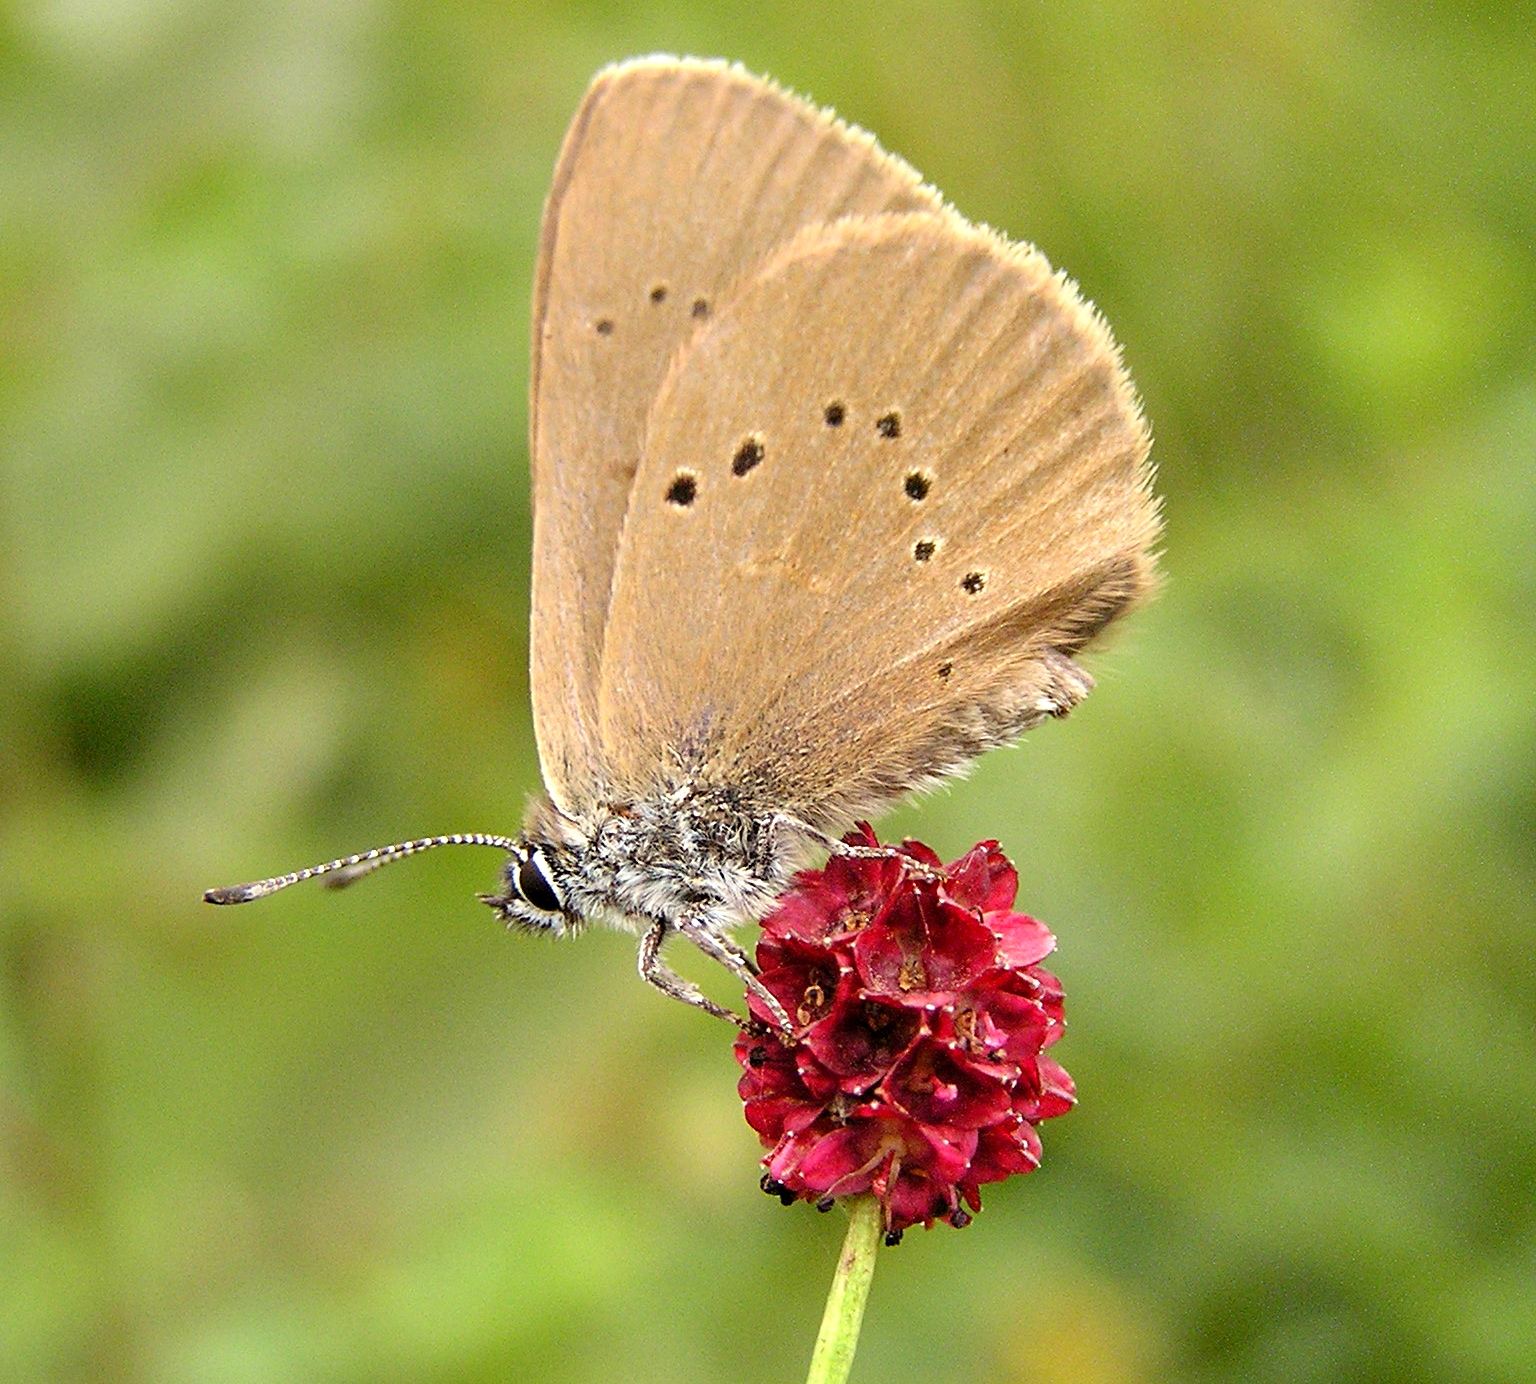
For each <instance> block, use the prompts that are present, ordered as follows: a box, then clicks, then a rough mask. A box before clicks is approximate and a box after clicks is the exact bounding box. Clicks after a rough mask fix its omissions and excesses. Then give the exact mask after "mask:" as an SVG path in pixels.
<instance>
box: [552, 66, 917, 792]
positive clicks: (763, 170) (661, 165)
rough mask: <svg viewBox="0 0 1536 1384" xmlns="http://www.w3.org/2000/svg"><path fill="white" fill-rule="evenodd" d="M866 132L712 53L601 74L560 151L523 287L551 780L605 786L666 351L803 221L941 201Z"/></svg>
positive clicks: (706, 318) (556, 785)
mask: <svg viewBox="0 0 1536 1384" xmlns="http://www.w3.org/2000/svg"><path fill="white" fill-rule="evenodd" d="M939 206H940V202H939V198H938V196H937V194H936V193H934V192H933V191H932V190H931V189H929V188H926V187H924V186H923V184H922V182H921V179H920V178H919V177H918V175H917V174H916V173H915V172H914V171H913V170H912V169H911V168H910V167H908V166H907V165H906V164H904V163H902V162H900V161H899V160H897V159H893V158H891V157H890V156H889V155H886V154H885V153H883V152H882V151H881V150H880V149H879V148H878V146H877V145H876V144H875V143H874V141H873V140H872V139H870V138H869V137H868V136H867V135H865V134H864V133H863V132H862V131H859V130H856V129H853V128H851V127H849V126H847V125H844V124H843V123H841V122H840V121H837V120H835V119H834V118H833V117H832V116H830V115H829V114H827V113H825V112H822V111H819V110H817V109H816V108H815V107H813V106H810V105H808V104H807V103H805V102H803V101H801V100H799V99H798V98H795V97H793V96H790V95H789V94H787V93H785V92H783V91H781V90H780V89H778V88H777V87H775V86H773V85H771V84H770V83H767V82H764V81H762V80H760V79H759V78H756V77H752V76H750V75H749V74H747V73H746V72H744V71H742V70H741V69H739V68H736V67H730V66H726V65H725V64H721V63H706V62H696V61H679V60H676V59H665V58H656V59H641V60H638V61H635V62H630V63H625V64H623V65H621V66H618V67H615V68H611V69H608V70H607V71H605V72H603V73H600V74H599V75H598V77H597V78H596V80H595V81H594V82H593V84H592V86H591V88H590V89H589V91H588V92H587V95H586V98H585V100H584V101H583V102H582V105H581V108H580V110H579V111H578V112H577V114H576V117H575V119H574V121H573V122H572V125H571V128H570V131H569V133H568V134H567V136H566V140H565V144H564V147H563V148H562V150H561V155H560V161H559V165H558V167H557V168H556V171H555V180H554V185H553V187H552V190H551V192H550V196H549V200H548V203H547V205H546V207H545V212H544V227H543V234H542V242H541V246H540V254H539V267H538V271H537V276H536V281H535V291H534V323H533V374H532V403H531V433H532V451H533V496H534V557H533V622H532V632H531V640H532V665H533V667H532V693H533V709H534V724H535V728H536V731H537V735H538V741H539V751H540V758H541V760H542V764H543V769H544V777H545V782H546V785H547V787H548V788H549V790H550V792H551V794H552V795H553V796H554V798H555V800H556V802H558V803H560V804H561V805H562V806H571V805H572V804H578V803H582V802H590V801H591V800H592V798H593V796H594V795H595V794H597V793H598V792H600V790H601V785H602V784H603V783H604V781H605V779H606V777H607V776H606V774H605V771H604V766H603V755H602V750H601V746H600V744H599V742H598V733H597V696H598V674H599V664H600V657H601V644H602V637H603V629H604V625H605V622H606V619H607V610H608V602H609V594H610V588H611V581H612V575H613V565H614V554H615V551H616V548H617V544H618V539H619V532H620V527H621V524H622V522H623V519H624V514H625V510H626V506H627V504H628V501H629V492H630V486H631V483H632V481H633V478H634V474H635V469H636V467H637V466H638V464H639V461H640V449H641V439H642V435H643V429H644V423H645V418H646V414H647V411H648V410H649V408H650V406H651V404H652V401H653V400H654V398H655V395H656V391H657V389H658V388H659V387H660V385H661V382H662V380H663V378H664V376H665V375H666V372H667V368H668V366H669V364H670V362H671V360H672V357H673V356H674V354H675V353H676V351H677V350H678V348H679V346H680V345H682V344H683V343H684V342H685V341H687V340H688V339H689V337H690V336H692V335H693V334H694V333H695V332H696V331H699V330H701V329H703V328H706V327H707V325H708V323H709V322H710V320H711V319H712V318H713V317H714V316H716V315H717V314H718V313H719V312H720V311H721V310H722V309H723V308H724V306H725V302H726V300H727V299H728V297H729V295H730V293H731V291H732V288H733V286H734V285H735V284H736V283H737V282H738V281H740V280H742V279H744V278H745V277H748V276H750V274H751V273H752V271H753V270H754V269H755V268H756V267H757V266H758V265H759V264H760V263H761V262H762V261H763V259H764V258H765V257H766V256H767V255H768V254H769V253H770V252H771V251H773V250H774V248H775V247H777V246H779V245H780V244H782V243H783V242H784V241H786V240H787V239H789V238H790V237H792V236H793V235H794V234H795V233H796V231H798V230H799V229H801V228H802V227H805V226H807V225H813V224H816V223H821V222H827V221H830V220H832V219H835V218H837V217H839V216H842V215H844V214H845V213H851V212H877V211H885V210H912V209H930V210H938V209H939Z"/></svg>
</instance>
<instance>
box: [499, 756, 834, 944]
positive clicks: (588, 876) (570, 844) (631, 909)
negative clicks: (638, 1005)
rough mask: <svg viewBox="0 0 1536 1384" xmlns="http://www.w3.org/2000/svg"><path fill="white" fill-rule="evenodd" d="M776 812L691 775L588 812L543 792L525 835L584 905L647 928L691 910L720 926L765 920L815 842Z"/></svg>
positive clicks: (576, 911) (596, 916) (588, 913)
mask: <svg viewBox="0 0 1536 1384" xmlns="http://www.w3.org/2000/svg"><path fill="white" fill-rule="evenodd" d="M775 821H776V814H774V813H771V812H762V811H757V812H754V811H752V810H750V809H748V808H745V807H742V806H740V805H738V804H737V803H735V802H733V801H731V799H730V798H729V797H728V796H727V795H724V794H721V793H719V792H716V791H712V790H707V789H706V790H700V789H697V788H695V787H694V786H693V785H692V784H685V785H683V786H682V787H680V788H678V789H675V790H673V791H671V792H669V793H667V794H665V795H664V796H657V797H655V798H649V799H642V800H639V801H634V802H627V803H616V804H604V805H602V806H600V807H598V808H596V809H594V810H593V811H591V812H590V813H585V814H582V815H581V816H574V815H567V814H566V813H563V812H561V811H560V810H559V809H558V808H556V807H555V806H554V804H553V803H551V802H550V801H549V800H548V799H539V800H537V801H535V802H534V803H533V804H532V805H531V807H530V811H529V815H528V821H527V824H526V827H525V837H526V839H527V841H528V843H529V845H530V846H537V847H539V848H540V849H541V850H542V852H543V856H544V860H545V861H546V863H547V865H548V867H549V872H550V877H551V881H552V882H553V884H554V885H555V888H556V889H557V890H558V892H559V893H560V895H561V897H562V899H563V900H564V902H565V906H566V909H567V912H568V913H569V914H571V915H575V919H578V920H579V922H577V921H572V922H571V923H570V924H569V925H568V927H566V928H560V929H557V930H560V931H565V930H574V929H575V928H576V927H578V926H580V924H581V923H593V922H600V923H605V924H608V925H609V926H612V927H617V928H620V929H623V930H625V931H630V932H635V933H641V932H644V931H646V930H647V929H648V928H650V927H651V926H652V925H654V924H655V923H656V922H658V921H662V922H675V921H677V920H679V919H681V918H683V917H685V916H687V917H691V918H693V919H695V920H697V922H698V923H700V924H702V925H703V926H704V927H706V928H707V929H708V930H709V931H711V932H714V933H716V934H718V935H722V936H723V935H725V934H728V933H729V932H730V931H731V930H732V929H734V928H737V927H741V926H743V925H744V924H747V923H752V922H755V921H757V920H758V919H759V918H761V917H762V916H763V914H764V913H765V912H766V911H767V910H768V908H769V906H770V905H771V904H772V903H773V901H774V900H775V899H776V898H777V897H778V896H779V894H780V893H781V892H782V891H783V889H784V887H785V885H786V884H788V882H789V879H790V876H791V875H792V874H793V872H794V869H795V867H796V866H797V865H798V864H799V863H800V860H801V858H802V855H803V848H804V846H805V845H806V844H808V843H804V842H801V841H799V840H796V839H795V837H794V835H793V834H791V835H790V836H789V837H787V838H786V837H785V836H784V835H783V834H782V833H776V832H775V830H774V825H775Z"/></svg>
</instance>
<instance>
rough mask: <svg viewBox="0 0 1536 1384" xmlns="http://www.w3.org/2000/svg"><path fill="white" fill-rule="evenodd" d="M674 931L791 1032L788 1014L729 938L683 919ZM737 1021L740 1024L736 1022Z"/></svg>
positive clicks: (792, 1029)
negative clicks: (741, 985)
mask: <svg viewBox="0 0 1536 1384" xmlns="http://www.w3.org/2000/svg"><path fill="white" fill-rule="evenodd" d="M677 930H678V931H679V932H680V933H682V935H683V936H684V937H686V938H687V939H688V940H689V941H690V942H692V943H693V945H694V946H696V947H697V948H698V949H699V950H700V951H701V952H703V953H704V955H705V956H707V957H709V958H710V959H711V960H712V961H718V962H719V963H720V964H721V965H722V966H724V967H725V969H726V970H728V971H729V972H730V973H731V974H732V975H734V976H735V977H736V978H737V979H738V980H740V981H741V983H742V984H743V985H745V986H746V987H747V989H748V990H749V991H750V992H751V993H752V994H753V995H755V996H757V998H758V999H759V1000H761V1001H762V1002H763V1004H764V1005H766V1006H767V1008H768V1012H769V1013H770V1014H772V1015H773V1018H774V1022H775V1023H776V1024H778V1026H779V1028H780V1029H781V1030H782V1031H783V1032H784V1033H786V1034H790V1033H793V1032H794V1031H795V1029H794V1025H793V1024H792V1023H790V1021H789V1015H788V1014H786V1013H785V1012H784V1006H783V1005H782V1004H780V1003H779V1001H778V999H777V998H776V997H775V996H774V994H773V992H772V991H771V990H770V989H769V988H768V987H767V986H766V985H764V984H763V982H762V981H760V980H759V979H758V978H757V967H756V966H754V965H753V964H752V960H751V958H750V957H749V956H748V955H747V954H746V952H744V951H742V949H741V948H740V947H738V946H737V945H736V943H735V942H733V941H731V939H730V938H729V937H722V936H721V935H720V934H719V933H718V932H715V931H714V930H713V929H711V928H709V927H708V926H706V925H705V924H704V923H702V922H699V921H698V920H696V919H693V918H689V917H686V916H685V917H683V918H682V919H680V920H679V921H678V923H677ZM733 1017H734V1016H733ZM738 1022H740V1021H739V1020H738ZM743 1027H745V1025H743Z"/></svg>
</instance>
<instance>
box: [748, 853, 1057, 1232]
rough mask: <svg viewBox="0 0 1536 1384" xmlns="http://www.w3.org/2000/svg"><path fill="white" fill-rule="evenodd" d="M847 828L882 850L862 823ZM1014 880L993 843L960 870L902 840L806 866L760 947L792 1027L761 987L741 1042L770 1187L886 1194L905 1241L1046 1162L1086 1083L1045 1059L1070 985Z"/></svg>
mask: <svg viewBox="0 0 1536 1384" xmlns="http://www.w3.org/2000/svg"><path fill="white" fill-rule="evenodd" d="M846 839H847V842H848V844H849V845H854V846H860V847H877V846H878V845H879V842H878V841H877V840H876V838H875V834H874V832H873V831H871V830H870V828H869V827H868V826H867V825H864V824H861V825H860V827H859V829H858V830H857V831H856V832H853V833H851V834H850V835H849V836H848V837H847V838H846ZM1018 886H1019V877H1018V874H1017V873H1016V872H1015V870H1014V868H1013V866H1012V865H1011V864H1009V862H1008V859H1007V857H1006V856H1004V855H1003V853H1002V852H1001V851H1000V850H998V848H997V843H996V842H995V841H984V842H983V843H982V844H981V845H979V846H976V847H975V848H973V849H972V850H971V851H970V852H969V853H968V854H966V855H964V856H962V857H961V858H960V859H959V860H957V861H955V862H954V863H953V864H950V865H944V864H941V863H940V861H939V858H938V856H936V855H935V854H934V853H933V852H932V851H930V850H929V849H928V848H927V847H926V846H924V845H921V844H919V843H917V842H915V841H907V842H904V843H903V844H902V846H901V848H900V850H899V852H892V854H890V855H888V856H883V857H878V858H859V857H850V856H834V857H833V858H832V859H831V860H830V861H828V862H827V866H826V868H825V869H822V870H813V871H808V872H806V873H804V874H802V875H800V876H799V878H798V879H797V880H796V881H795V886H794V888H793V889H791V890H790V891H789V893H787V894H786V895H785V896H784V897H783V898H782V899H781V900H780V901H779V904H778V906H777V907H776V908H775V909H774V911H773V912H772V913H771V914H769V915H768V917H767V918H766V919H764V921H763V934H762V937H761V938H760V939H759V941H758V944H757V964H758V967H759V970H760V971H761V979H762V982H763V985H764V986H765V987H766V988H767V989H768V990H769V991H770V992H771V993H772V994H773V996H774V997H775V998H776V999H777V1000H778V1001H779V1003H780V1004H782V1005H783V1006H784V1010H785V1012H786V1013H787V1014H788V1015H789V1016H790V1019H791V1020H792V1021H793V1022H794V1025H795V1032H794V1035H793V1037H787V1036H783V1035H781V1034H780V1033H779V1030H778V1028H777V1027H776V1026H775V1025H774V1024H773V1020H772V1016H771V1015H770V1014H769V1012H768V1010H767V1006H765V1005H763V1004H762V1003H761V1002H760V1001H758V1000H756V999H753V998H751V997H750V996H749V1000H748V1002H749V1004H750V1006H751V1009H752V1013H753V1015H754V1017H755V1018H757V1019H759V1020H760V1021H761V1022H762V1023H763V1024H764V1025H765V1026H766V1027H767V1029H768V1030H769V1031H768V1032H767V1033H766V1035H754V1034H742V1035H741V1036H740V1037H739V1038H738V1039H737V1041H736V1060H737V1061H738V1062H740V1063H741V1066H742V1077H741V1082H740V1084H739V1086H738V1088H737V1089H738V1090H739V1091H740V1093H741V1098H742V1100H743V1101H744V1102H746V1116H747V1123H748V1124H750V1125H751V1126H752V1128H753V1129H755V1130H756V1131H757V1132H758V1135H759V1136H760V1137H761V1139H762V1141H763V1144H764V1146H765V1147H767V1148H769V1149H770V1150H771V1152H770V1153H769V1154H768V1156H767V1157H766V1158H765V1159H764V1160H763V1166H764V1167H765V1168H766V1169H767V1172H766V1174H765V1175H764V1177H763V1187H764V1190H766V1191H769V1192H772V1193H774V1194H776V1195H778V1196H779V1197H781V1198H782V1199H783V1201H784V1203H785V1205H788V1204H789V1203H791V1202H793V1201H796V1200H803V1201H810V1202H815V1203H816V1204H817V1205H818V1206H820V1207H822V1208H823V1209H826V1208H827V1207H830V1206H831V1205H832V1202H833V1199H834V1198H836V1197H841V1196H850V1195H852V1194H853V1193H856V1192H873V1193H874V1194H875V1195H876V1196H877V1197H879V1199H880V1201H881V1204H882V1205H883V1206H884V1208H885V1226H886V1239H887V1241H888V1242H889V1243H895V1241H896V1240H897V1239H899V1238H900V1236H901V1232H902V1231H903V1230H905V1229H906V1227H907V1226H909V1225H915V1224H917V1222H919V1221H921V1222H923V1224H925V1225H932V1224H933V1222H934V1221H936V1220H939V1219H941V1218H942V1219H944V1220H947V1221H948V1222H949V1223H950V1224H951V1225H954V1226H964V1225H966V1224H968V1223H969V1222H970V1219H971V1218H970V1214H969V1212H967V1211H966V1210H965V1206H969V1207H970V1208H971V1210H972V1211H979V1210H980V1209H981V1192H980V1187H981V1184H982V1183H983V1182H997V1181H1000V1180H1001V1179H1002V1178H1005V1177H1009V1176H1011V1175H1012V1174H1013V1173H1027V1172H1029V1171H1030V1170H1031V1169H1032V1168H1034V1167H1035V1166H1036V1165H1037V1164H1038V1163H1039V1161H1040V1140H1039V1138H1038V1137H1037V1136H1036V1134H1035V1125H1036V1124H1038V1123H1039V1122H1040V1121H1041V1120H1045V1119H1049V1118H1050V1117H1051V1116H1052V1115H1061V1114H1064V1113H1065V1112H1066V1111H1068V1110H1070V1109H1071V1108H1072V1104H1073V1100H1074V1094H1073V1089H1072V1078H1071V1077H1069V1076H1068V1075H1067V1074H1066V1072H1065V1071H1063V1070H1062V1069H1061V1067H1059V1066H1058V1065H1057V1064H1056V1063H1055V1062H1053V1061H1052V1060H1051V1059H1050V1058H1049V1057H1047V1056H1045V1049H1046V1048H1048V1047H1050V1045H1051V1044H1052V1043H1054V1042H1055V1041H1056V1040H1057V1039H1058V1038H1059V1037H1061V1033H1062V1017H1061V986H1060V985H1059V984H1058V983H1057V981H1056V978H1055V976H1053V975H1051V974H1050V973H1049V972H1047V971H1043V970H1041V969H1040V966H1039V965H1038V963H1039V962H1040V961H1041V960H1042V959H1043V958H1044V957H1046V956H1047V955H1048V954H1049V953H1050V951H1051V949H1052V948H1053V947H1054V946H1055V945H1056V939H1055V938H1053V937H1052V936H1051V934H1050V933H1049V932H1048V931H1047V930H1046V928H1045V926H1044V925H1043V924H1042V923H1038V922H1036V921H1035V919H1033V918H1029V917H1026V916H1025V915H1024V914H1022V913H1015V912H1013V911H1012V908H1013V900H1014V895H1015V894H1016V893H1017V892H1018ZM962 1203H964V1205H962Z"/></svg>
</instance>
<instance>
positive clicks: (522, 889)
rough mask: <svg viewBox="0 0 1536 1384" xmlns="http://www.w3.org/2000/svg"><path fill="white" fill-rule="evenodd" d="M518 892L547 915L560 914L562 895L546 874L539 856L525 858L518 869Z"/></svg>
mask: <svg viewBox="0 0 1536 1384" xmlns="http://www.w3.org/2000/svg"><path fill="white" fill-rule="evenodd" d="M517 892H518V893H519V894H521V895H522V896H523V897H524V898H525V899H526V900H527V901H528V902H529V903H531V904H532V905H533V906H534V907H535V908H537V909H540V910H541V911H543V912H545V913H559V912H560V911H561V907H560V895H559V894H557V893H556V892H555V886H554V885H553V884H551V883H550V882H549V876H548V875H546V874H545V873H544V870H543V866H542V862H541V861H540V860H539V857H538V856H537V855H530V856H525V857H524V858H523V860H522V861H520V862H519V864H518V867H517Z"/></svg>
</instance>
